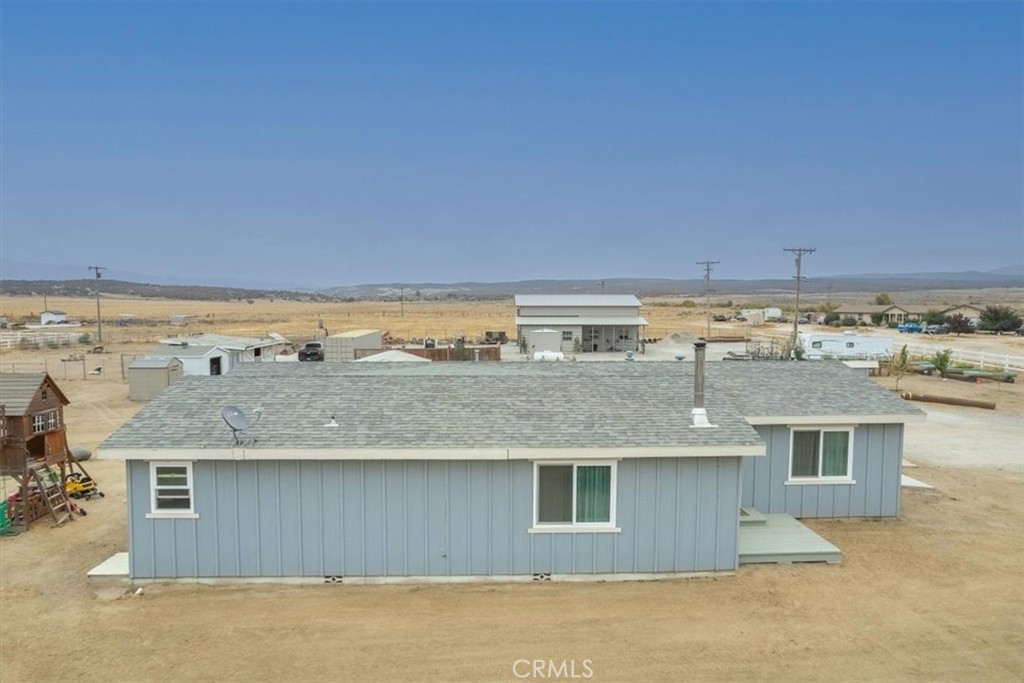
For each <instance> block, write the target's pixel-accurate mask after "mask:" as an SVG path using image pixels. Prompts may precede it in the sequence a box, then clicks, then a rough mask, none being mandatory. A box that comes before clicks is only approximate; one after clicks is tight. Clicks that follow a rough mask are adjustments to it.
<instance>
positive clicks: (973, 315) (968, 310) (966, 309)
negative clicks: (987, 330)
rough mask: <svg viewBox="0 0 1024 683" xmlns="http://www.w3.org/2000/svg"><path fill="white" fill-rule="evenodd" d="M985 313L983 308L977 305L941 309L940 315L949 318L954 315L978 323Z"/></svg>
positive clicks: (959, 305) (961, 305)
mask: <svg viewBox="0 0 1024 683" xmlns="http://www.w3.org/2000/svg"><path fill="white" fill-rule="evenodd" d="M984 312H985V307H984V306H982V305H978V304H957V305H955V306H950V307H948V308H945V309H943V311H942V315H943V316H945V317H947V318H949V317H951V316H954V315H962V316H963V317H965V318H967V319H968V320H970V321H972V322H974V323H978V322H980V321H981V314H982V313H984Z"/></svg>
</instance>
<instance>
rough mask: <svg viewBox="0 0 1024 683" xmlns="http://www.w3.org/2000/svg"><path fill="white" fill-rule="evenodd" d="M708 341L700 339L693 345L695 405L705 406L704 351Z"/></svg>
mask: <svg viewBox="0 0 1024 683" xmlns="http://www.w3.org/2000/svg"><path fill="white" fill-rule="evenodd" d="M707 345H708V343H707V342H706V341H704V340H703V339H698V340H697V342H696V343H695V344H694V345H693V407H694V408H703V407H704V351H705V349H706V348H707Z"/></svg>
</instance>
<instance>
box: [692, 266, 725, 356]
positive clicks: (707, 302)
mask: <svg viewBox="0 0 1024 683" xmlns="http://www.w3.org/2000/svg"><path fill="white" fill-rule="evenodd" d="M718 263H721V261H697V265H698V266H704V297H705V299H704V312H705V313H706V314H707V323H708V332H707V336H706V337H704V339H709V338H710V337H711V266H713V265H716V264H718Z"/></svg>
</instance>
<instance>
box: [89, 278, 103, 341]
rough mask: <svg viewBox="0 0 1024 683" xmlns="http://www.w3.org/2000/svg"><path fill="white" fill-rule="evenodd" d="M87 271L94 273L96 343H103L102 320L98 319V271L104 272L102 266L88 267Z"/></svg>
mask: <svg viewBox="0 0 1024 683" xmlns="http://www.w3.org/2000/svg"><path fill="white" fill-rule="evenodd" d="M89 270H91V271H92V272H94V273H96V341H98V342H102V341H103V318H101V317H100V277H101V275H100V271H103V270H106V268H105V267H103V266H89Z"/></svg>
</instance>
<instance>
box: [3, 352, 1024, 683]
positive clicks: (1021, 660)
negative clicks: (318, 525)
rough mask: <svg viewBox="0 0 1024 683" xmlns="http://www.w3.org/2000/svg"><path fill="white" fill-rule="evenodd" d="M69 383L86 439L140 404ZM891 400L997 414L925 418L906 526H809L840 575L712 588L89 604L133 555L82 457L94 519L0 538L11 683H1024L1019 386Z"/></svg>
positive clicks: (219, 596)
mask: <svg viewBox="0 0 1024 683" xmlns="http://www.w3.org/2000/svg"><path fill="white" fill-rule="evenodd" d="M23 353H24V352H15V353H14V354H13V355H12V354H8V355H5V356H4V357H3V358H2V361H3V362H8V361H11V360H12V359H14V360H18V361H25V362H30V361H32V360H33V358H34V357H32V356H28V355H23ZM51 353H53V354H59V353H60V352H59V351H54V352H51ZM57 379H58V382H59V383H60V384H61V386H62V388H63V389H65V391H66V392H67V393H68V395H69V397H70V399H71V401H72V405H71V406H69V407H68V409H67V412H66V417H67V423H68V432H69V439H70V441H71V443H73V444H80V445H84V446H86V447H90V448H95V446H96V445H98V443H99V442H100V441H101V440H102V439H103V438H105V437H106V436H107V435H108V434H109V433H110V432H112V431H113V430H114V429H115V428H116V427H117V426H118V425H120V424H121V423H122V422H123V421H124V420H126V419H128V417H130V416H131V415H132V414H134V412H135V411H137V410H138V409H139V408H140V407H141V404H136V403H132V402H129V401H128V400H127V398H126V396H127V386H126V385H124V384H122V383H121V382H120V381H119V379H117V378H114V377H110V376H107V377H102V378H100V377H89V378H87V379H69V380H67V381H62V380H61V378H60V377H59V376H57ZM878 381H879V383H880V384H882V385H884V386H891V385H892V384H893V383H894V380H893V378H890V377H882V378H879V379H878ZM900 387H901V389H908V390H910V391H918V392H922V393H929V394H942V395H952V396H961V397H966V398H978V399H983V400H994V401H995V402H996V404H997V409H996V410H994V411H988V410H979V409H973V408H958V407H953V406H943V405H939V404H918V405H920V406H921V407H922V408H924V409H925V410H926V411H927V412H928V414H929V419H928V421H926V422H923V423H920V424H912V425H909V426H908V429H907V435H906V457H907V459H908V460H911V461H913V462H914V463H916V464H917V467H915V468H913V469H908V470H907V474H910V475H911V476H913V477H915V478H917V479H920V480H922V481H925V482H927V483H929V484H932V485H934V486H935V490H932V491H926V490H908V489H904V491H903V495H902V512H901V515H900V517H899V518H898V519H895V520H883V521H869V520H842V521H812V522H810V523H809V526H811V527H812V528H814V529H815V531H817V532H818V533H820V534H822V535H823V536H824V537H825V538H827V539H828V540H829V541H831V542H832V543H833V544H835V545H837V546H838V547H839V548H840V549H841V550H842V551H843V561H842V563H841V564H840V565H836V566H832V565H819V564H806V565H774V566H772V565H764V566H745V567H742V568H741V569H740V570H739V571H738V572H737V574H736V575H735V576H731V577H722V578H718V579H697V580H683V581H662V582H628V583H599V584H589V583H581V584H558V583H539V584H508V585H495V584H462V585H451V584H449V585H418V586H350V585H348V586H347V585H343V584H342V585H324V586H274V585H258V586H253V585H249V586H237V587H227V586H197V585H160V586H147V587H146V588H145V589H144V593H143V594H142V595H140V596H132V595H131V594H130V592H129V591H125V590H123V589H120V588H106V589H100V590H97V589H95V588H94V587H91V586H90V585H89V584H88V583H87V581H86V579H85V572H86V571H87V570H88V569H90V568H92V567H93V566H95V565H96V564H98V563H99V562H101V561H103V560H105V559H106V558H108V557H110V556H111V555H112V554H114V553H115V552H118V551H123V550H125V548H126V545H125V544H126V528H125V516H124V515H125V501H124V471H123V465H122V464H120V463H117V462H105V461H98V462H96V461H90V462H88V463H86V466H87V467H88V469H89V471H90V473H91V474H92V475H93V476H94V477H95V478H96V479H97V480H98V481H99V483H100V485H101V487H102V488H103V489H104V491H105V492H106V493H107V496H106V498H103V499H93V500H92V501H89V502H88V503H86V504H85V507H86V509H87V510H88V513H89V514H88V516H86V517H81V518H78V519H77V520H76V521H75V522H74V523H72V524H67V525H65V526H64V527H61V528H50V527H49V526H48V525H47V524H46V523H45V522H43V523H37V524H36V525H35V526H33V528H32V529H31V530H30V531H29V532H28V533H25V534H23V535H21V536H16V537H5V538H0V681H2V682H6V681H10V682H12V683H13V682H15V681H17V682H21V681H56V680H77V681H103V682H105V683H109V682H110V681H181V680H197V681H224V680H258V681H263V680H266V681H299V680H302V681H340V680H351V681H395V680H402V681H480V680H489V681H517V680H538V678H537V677H534V678H528V679H522V678H519V677H517V676H516V671H518V672H520V673H521V672H522V671H523V670H524V669H523V667H522V665H521V664H520V665H519V668H518V669H516V670H514V669H513V666H514V665H515V663H516V661H517V660H523V659H525V660H535V659H540V660H554V662H555V663H556V665H557V664H559V663H561V662H562V660H566V661H567V662H573V661H574V662H575V664H576V673H577V679H576V680H582V678H581V675H582V674H581V672H582V671H586V670H587V669H584V668H583V662H584V660H590V663H589V665H588V669H589V670H591V671H592V672H593V675H592V677H591V678H589V679H587V680H593V681H641V680H642V681H683V680H695V681H737V680H739V681H743V680H758V681H760V680H785V681H818V680H822V679H831V680H840V681H881V680H886V681H890V680H908V681H965V680H969V681H1020V680H1022V678H1024V384H1022V383H1018V384H997V383H988V382H986V383H984V384H973V383H964V382H955V381H945V382H944V381H942V380H941V379H938V378H936V377H924V376H912V377H905V378H903V379H902V380H901V382H900ZM548 680H550V679H548ZM561 680H569V677H568V676H565V677H561Z"/></svg>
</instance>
